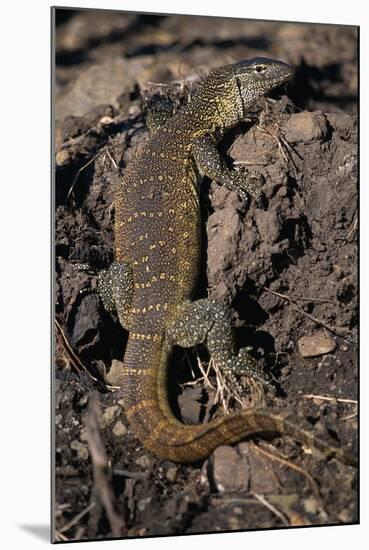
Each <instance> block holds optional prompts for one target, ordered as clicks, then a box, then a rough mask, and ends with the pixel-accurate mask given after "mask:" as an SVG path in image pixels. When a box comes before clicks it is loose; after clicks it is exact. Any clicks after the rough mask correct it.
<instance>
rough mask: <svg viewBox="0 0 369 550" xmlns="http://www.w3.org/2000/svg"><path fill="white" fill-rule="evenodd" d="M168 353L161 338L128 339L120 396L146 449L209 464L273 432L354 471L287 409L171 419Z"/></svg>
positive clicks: (343, 455) (350, 460)
mask: <svg viewBox="0 0 369 550" xmlns="http://www.w3.org/2000/svg"><path fill="white" fill-rule="evenodd" d="M168 361H169V350H167V349H166V347H165V346H164V342H163V337H162V336H161V335H159V334H155V335H153V334H150V335H148V334H138V333H130V336H129V341H128V345H127V349H126V353H125V357H124V365H123V369H122V379H121V393H122V398H123V403H124V406H125V411H126V414H127V417H128V420H129V423H130V427H131V429H132V431H133V433H134V434H135V435H136V436H137V437H138V439H140V441H141V442H142V443H143V444H144V446H145V447H146V448H147V449H150V450H151V451H152V452H153V453H154V454H156V455H157V456H160V457H161V458H164V459H168V460H173V461H175V462H194V461H197V460H202V459H205V458H206V457H208V456H209V454H210V453H211V452H212V451H213V450H214V449H215V448H216V447H218V446H219V445H224V444H229V443H235V442H237V441H240V440H242V439H244V438H246V437H248V436H251V435H254V434H257V433H262V432H272V433H280V434H287V435H290V436H292V437H294V438H295V439H297V440H298V441H300V442H302V443H303V444H305V445H307V446H309V447H315V448H316V449H318V450H320V451H322V452H323V453H324V454H325V455H327V456H335V457H336V458H338V459H339V460H340V461H341V462H344V463H346V464H350V465H356V460H355V457H353V456H352V455H351V453H350V452H348V451H346V450H345V449H343V448H341V447H337V446H335V445H334V444H333V445H332V443H330V442H328V441H326V440H325V439H323V438H320V437H317V436H316V435H314V433H313V429H312V427H311V425H310V424H309V423H307V422H306V424H305V422H303V421H300V419H299V418H297V416H296V415H294V416H293V417H292V416H291V412H290V411H287V410H285V409H274V408H260V409H250V410H243V411H242V412H238V413H234V414H231V415H229V416H224V417H220V418H217V419H215V420H212V421H211V422H209V423H207V424H199V425H186V424H183V423H182V422H180V421H179V420H178V419H177V418H176V417H175V416H174V415H173V413H172V410H171V408H170V405H169V402H168V393H167V374H166V373H167V364H168Z"/></svg>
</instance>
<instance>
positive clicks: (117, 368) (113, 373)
mask: <svg viewBox="0 0 369 550" xmlns="http://www.w3.org/2000/svg"><path fill="white" fill-rule="evenodd" d="M122 367H123V362H122V361H119V360H118V359H113V361H112V362H111V367H110V370H109V372H108V373H107V375H106V380H107V382H108V384H110V385H111V386H119V385H120V381H121V377H122Z"/></svg>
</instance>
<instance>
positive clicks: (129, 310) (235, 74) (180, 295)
mask: <svg viewBox="0 0 369 550" xmlns="http://www.w3.org/2000/svg"><path fill="white" fill-rule="evenodd" d="M293 73H294V70H293V68H292V67H291V66H289V65H287V64H286V63H283V62H281V61H276V60H272V59H266V58H261V57H260V58H255V59H252V60H247V61H241V62H238V63H235V64H231V65H227V66H225V67H221V68H218V69H215V70H213V71H212V72H211V73H210V74H209V76H208V77H207V78H206V79H205V80H204V81H203V82H202V83H201V85H199V87H198V89H197V91H196V92H195V93H194V95H193V97H192V99H191V101H190V102H189V103H188V104H187V105H186V106H184V107H182V108H181V109H180V110H179V111H178V112H177V113H176V114H175V115H174V116H171V117H170V116H168V112H169V110H168V108H167V106H164V108H163V109H160V108H159V109H157V110H156V111H155V110H153V111H152V114H151V115H150V116H149V121H150V127H151V128H150V129H151V136H150V139H149V141H148V142H147V144H146V145H145V146H144V147H143V149H142V150H141V152H139V153H137V154H136V156H135V157H134V158H133V159H132V160H131V162H130V163H129V164H128V166H127V167H126V169H125V171H124V175H123V178H122V180H121V181H120V183H119V188H118V190H117V193H116V197H115V261H114V262H113V264H112V265H111V266H110V267H109V269H107V270H104V271H102V272H101V273H100V276H99V279H98V280H99V283H98V285H99V292H100V295H101V297H102V300H103V303H104V306H105V307H106V308H107V309H109V310H112V309H114V308H115V310H116V311H117V313H118V317H119V322H120V324H121V325H122V327H124V328H125V329H127V330H128V331H129V339H128V343H127V347H126V351H125V356H124V362H123V364H122V368H121V370H120V372H119V385H120V391H121V394H122V399H123V403H124V408H125V412H126V414H127V417H128V420H129V423H130V427H131V429H132V431H133V433H134V434H135V435H136V436H137V437H138V438H139V440H140V441H141V442H142V443H143V445H144V446H145V447H146V448H147V449H150V450H151V451H152V452H154V453H155V454H156V455H158V456H159V457H162V458H165V459H170V460H173V461H176V462H192V461H197V460H201V459H204V458H206V457H207V456H208V455H209V454H210V453H211V452H212V451H213V450H214V449H215V448H216V447H217V446H219V445H221V444H228V443H234V442H236V441H239V440H240V439H242V438H245V437H246V436H249V435H252V434H256V433H259V432H266V431H272V432H279V433H281V434H289V435H292V436H294V437H295V438H296V439H298V440H300V441H302V442H304V443H305V444H308V445H309V446H314V447H316V448H318V449H320V450H322V451H323V452H324V453H326V454H332V455H334V456H336V457H338V458H339V459H341V460H342V461H344V462H348V463H353V461H354V459H353V458H352V457H351V455H350V454H349V453H348V452H347V451H345V450H344V449H343V448H340V447H337V446H332V445H331V444H330V443H328V442H327V441H326V440H325V439H322V438H319V437H317V436H315V435H314V434H313V433H312V430H311V427H310V426H309V427H308V428H307V427H303V426H302V425H301V422H300V421H299V420H297V419H296V414H295V413H293V412H292V413H291V411H289V410H287V409H283V408H280V409H274V408H269V407H265V408H256V409H249V410H242V411H241V412H237V413H233V414H231V415H228V416H224V417H221V418H217V419H214V420H212V421H210V422H209V423H206V424H199V425H185V424H183V423H182V422H180V421H179V420H178V419H177V418H176V417H175V416H174V414H173V412H172V410H171V407H170V404H169V400H168V392H167V368H168V363H169V358H170V353H171V349H172V347H173V346H174V345H179V346H182V347H190V346H194V345H196V344H198V343H206V345H207V347H208V350H209V353H210V355H211V356H212V357H213V358H214V360H215V361H216V363H217V364H218V365H219V367H220V368H221V369H223V371H224V372H225V373H230V374H232V373H235V372H242V373H245V374H247V375H249V376H251V377H253V378H254V379H255V380H257V381H259V382H261V383H262V384H263V385H264V386H266V387H269V388H270V387H272V384H271V382H270V380H269V378H268V377H267V376H266V374H264V372H263V370H262V369H261V368H260V367H259V366H258V364H257V362H256V361H255V359H254V358H253V357H252V356H251V355H250V353H249V348H244V349H241V350H240V351H239V352H238V353H236V350H235V345H234V339H233V336H232V328H231V316H230V310H229V308H228V307H226V306H225V305H224V304H222V303H220V302H217V301H215V300H212V299H200V300H195V301H191V299H192V298H193V295H194V291H195V289H196V282H197V278H198V272H199V256H200V205H199V185H200V181H201V176H207V177H209V178H211V179H212V180H215V181H216V182H217V183H219V184H221V185H225V186H226V187H227V188H228V189H231V190H233V191H235V192H236V193H238V195H239V197H240V198H241V199H244V200H246V199H247V198H248V197H249V196H251V197H252V198H253V199H255V200H257V201H258V200H260V197H261V183H262V177H261V176H260V175H259V174H258V173H255V172H248V173H245V172H243V173H242V172H239V171H237V170H231V169H229V168H228V167H227V166H226V164H225V162H224V161H223V160H222V159H221V157H220V154H219V152H218V149H217V136H219V135H220V134H222V133H223V132H224V131H225V130H226V129H228V128H231V127H233V126H235V125H236V124H237V123H238V122H239V121H241V120H243V119H245V116H246V114H247V111H248V109H249V108H250V106H251V105H252V104H253V103H254V102H255V101H256V100H257V99H258V98H260V97H261V96H263V95H264V94H265V93H267V92H269V91H270V90H272V89H273V88H275V87H276V86H279V85H281V84H283V83H285V82H287V81H288V80H289V79H290V78H291V77H292V75H293Z"/></svg>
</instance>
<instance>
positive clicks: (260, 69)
mask: <svg viewBox="0 0 369 550" xmlns="http://www.w3.org/2000/svg"><path fill="white" fill-rule="evenodd" d="M254 70H255V72H257V73H263V72H264V71H265V67H264V65H256V67H255V69H254Z"/></svg>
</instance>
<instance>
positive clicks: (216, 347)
mask: <svg viewBox="0 0 369 550" xmlns="http://www.w3.org/2000/svg"><path fill="white" fill-rule="evenodd" d="M165 334H166V339H167V342H168V343H169V344H175V345H179V346H181V347H184V348H188V347H192V346H194V345H196V344H201V343H206V345H207V347H208V350H209V353H210V355H211V356H212V357H213V358H214V360H215V362H216V363H217V365H218V366H219V368H220V369H221V370H222V371H223V372H224V373H225V374H227V375H228V376H229V377H230V378H231V379H232V380H233V381H234V380H235V378H234V375H235V374H246V375H248V376H250V377H252V378H253V379H255V380H257V381H258V382H261V383H262V384H263V385H264V386H265V387H267V388H269V389H271V390H274V386H273V384H272V383H271V381H270V380H269V378H268V377H267V376H266V375H265V374H264V372H263V371H262V369H261V367H260V366H259V365H258V363H257V361H256V360H255V359H254V358H253V357H252V356H251V355H250V354H249V350H250V348H243V349H241V350H240V351H239V353H238V354H237V353H236V350H235V343H234V338H233V331H232V326H231V311H230V309H229V308H228V307H227V306H225V305H224V304H222V303H221V302H217V301H216V300H211V299H202V300H197V301H195V302H185V303H184V304H181V305H180V306H179V307H178V313H177V316H176V317H175V319H174V321H172V322H171V324H170V325H169V326H168V327H167V329H166V333H165Z"/></svg>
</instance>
